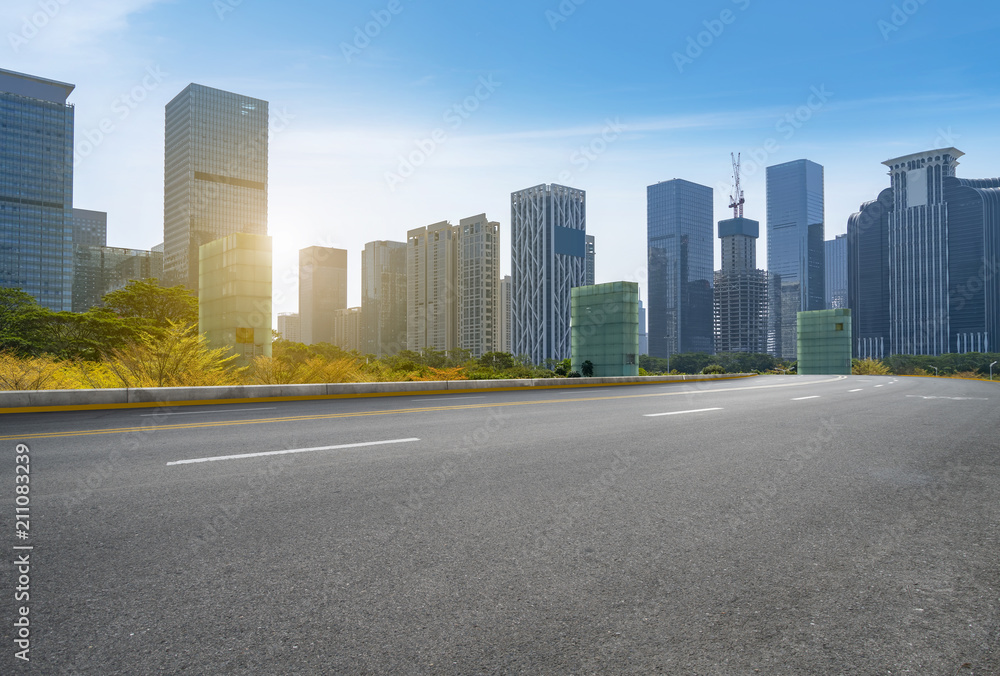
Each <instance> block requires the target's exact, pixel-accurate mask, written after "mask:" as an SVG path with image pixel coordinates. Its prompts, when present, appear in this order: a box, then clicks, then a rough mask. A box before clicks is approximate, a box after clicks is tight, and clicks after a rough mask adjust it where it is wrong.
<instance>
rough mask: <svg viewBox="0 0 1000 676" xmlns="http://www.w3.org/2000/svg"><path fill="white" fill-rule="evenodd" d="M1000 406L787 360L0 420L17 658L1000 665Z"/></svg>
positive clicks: (239, 667) (293, 663)
mask: <svg viewBox="0 0 1000 676" xmlns="http://www.w3.org/2000/svg"><path fill="white" fill-rule="evenodd" d="M998 402H1000V384H997V385H993V384H990V383H982V382H972V381H959V380H946V379H931V378H894V377H881V378H880V377H850V378H844V377H839V378H838V377H830V376H827V377H820V376H797V377H761V378H754V379H747V380H736V381H725V382H717V383H712V384H688V385H674V384H671V385H643V386H629V387H614V388H611V387H606V388H598V389H557V390H545V391H532V392H504V393H483V394H479V395H469V394H456V395H451V396H428V395H414V396H407V397H399V398H378V399H357V400H333V401H321V402H288V403H278V404H244V405H231V406H218V405H216V406H204V407H197V408H193V407H183V408H176V409H172V410H169V411H156V410H150V409H135V410H122V411H106V412H80V413H61V414H23V415H6V416H0V437H2V446H0V448H3V449H4V450H3V452H2V453H0V495H2V496H5V497H3V498H2V503H3V504H4V505H6V506H5V507H3V511H2V515H0V525H2V528H3V535H2V540H0V542H2V546H3V547H4V548H5V549H6V550H7V552H6V553H5V556H4V557H3V558H4V564H3V566H2V570H0V575H2V580H3V582H2V586H3V590H4V591H3V599H4V601H3V602H2V604H0V620H2V628H0V636H2V639H3V640H2V648H0V650H2V653H3V654H2V655H0V673H4V674H7V673H39V674H76V673H79V674H153V673H170V674H178V673H180V674H286V673H287V674H355V673H371V674H376V673H387V674H479V673H484V674H494V673H511V674H514V673H524V674H529V673H530V674H540V673H544V674H569V673H572V674H598V673H614V674H650V673H669V674H758V673H759V674H906V673H909V674H1000V655H998V646H1000V633H998V632H1000V566H998V561H1000V426H998V411H1000V408H998ZM18 443H24V444H26V445H27V446H28V447H29V448H30V452H29V455H30V458H31V460H30V479H31V483H30V500H31V502H30V533H29V538H28V539H27V540H17V539H15V537H14V535H15V525H14V520H15V514H14V490H15V485H16V484H15V481H16V479H15V464H16V461H15V456H16V452H15V447H16V445H17V444H18ZM305 449H313V450H305ZM315 449H319V450H315ZM276 451H298V452H295V453H283V454H274V452H276ZM260 453H270V455H255V454H260ZM233 455H237V456H250V457H236V458H228V459H217V458H219V457H221V456H233ZM211 458H216V459H211ZM191 461H195V462H191ZM19 545H20V546H32V547H34V549H32V550H18V552H16V553H23V552H24V551H29V552H30V562H31V563H30V601H29V603H28V605H29V606H30V615H29V617H30V619H31V625H30V632H31V633H30V641H31V643H30V653H29V656H30V658H31V662H30V664H24V663H23V662H21V661H19V660H16V659H15V658H14V652H15V651H16V650H17V648H16V647H14V641H13V639H14V637H15V636H14V627H13V623H14V618H15V612H16V609H17V608H18V607H19V606H20V605H21V604H19V603H17V602H15V601H14V598H13V595H14V593H15V586H16V585H17V578H18V572H17V570H16V568H15V567H14V566H13V565H12V562H13V560H14V554H15V552H14V550H13V547H14V546H19ZM15 670H16V671H15Z"/></svg>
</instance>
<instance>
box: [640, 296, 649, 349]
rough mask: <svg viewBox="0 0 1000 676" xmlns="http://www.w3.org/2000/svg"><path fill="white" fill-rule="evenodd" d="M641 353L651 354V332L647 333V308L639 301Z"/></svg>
mask: <svg viewBox="0 0 1000 676" xmlns="http://www.w3.org/2000/svg"><path fill="white" fill-rule="evenodd" d="M639 354H649V334H648V333H646V308H645V307H644V306H643V304H642V301H641V300H640V301H639Z"/></svg>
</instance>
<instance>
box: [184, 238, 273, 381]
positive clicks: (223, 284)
mask: <svg viewBox="0 0 1000 676" xmlns="http://www.w3.org/2000/svg"><path fill="white" fill-rule="evenodd" d="M198 331H199V333H202V334H205V335H206V336H207V337H208V344H209V347H212V348H217V347H223V346H229V347H231V348H232V349H233V351H234V352H236V353H237V354H239V355H240V358H241V361H244V362H245V361H246V360H249V358H250V357H254V356H259V355H264V356H267V357H270V356H271V238H270V237H269V236H268V235H251V234H248V233H236V234H234V235H229V236H228V237H223V238H222V239H217V240H215V241H214V242H209V243H208V244H203V245H201V246H200V247H199V248H198Z"/></svg>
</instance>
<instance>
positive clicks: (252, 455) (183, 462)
mask: <svg viewBox="0 0 1000 676" xmlns="http://www.w3.org/2000/svg"><path fill="white" fill-rule="evenodd" d="M410 441H420V439H416V438H412V439H389V440H387V441H365V442H362V443H359V444H341V445H339V446H317V447H316V448H293V449H290V450H287V451H264V452H263V453H240V454H239V455H217V456H215V457H214V458H194V459H192V460H176V461H174V462H168V463H167V466H170V465H191V464H194V463H197V462H215V461H216V460H242V459H243V458H262V457H264V456H268V455H287V454H289V453H312V452H314V451H337V450H340V449H342V448H361V447H362V446H382V445H384V444H405V443H407V442H410Z"/></svg>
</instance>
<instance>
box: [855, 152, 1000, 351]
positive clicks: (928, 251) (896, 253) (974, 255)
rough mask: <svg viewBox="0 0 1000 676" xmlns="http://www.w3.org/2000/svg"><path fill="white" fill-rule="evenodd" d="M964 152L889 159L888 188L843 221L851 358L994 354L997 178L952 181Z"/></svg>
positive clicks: (997, 330) (998, 304)
mask: <svg viewBox="0 0 1000 676" xmlns="http://www.w3.org/2000/svg"><path fill="white" fill-rule="evenodd" d="M963 154H964V153H962V151H960V150H957V149H956V148H940V149H936V150H928V151H925V152H920V153H913V154H910V155H905V156H903V157H898V158H895V159H891V160H886V161H885V162H884V163H883V164H885V165H886V166H887V167H889V175H890V178H891V182H892V185H891V187H890V188H887V189H885V190H883V191H882V193H881V194H880V195H879V197H878V199H877V200H876V201H874V202H869V203H868V204H865V205H863V206H862V208H861V211H860V212H859V213H857V214H854V215H853V216H851V219H850V220H849V221H848V229H847V234H848V297H849V301H848V302H849V304H850V305H851V310H852V313H853V314H854V316H855V317H856V320H855V326H856V330H855V333H856V337H855V341H854V354H855V356H857V357H876V358H878V357H884V356H887V355H889V354H927V355H939V354H946V353H965V352H990V351H996V349H997V336H998V335H1000V178H991V179H963V178H958V177H957V176H956V175H955V172H956V167H957V166H958V159H959V158H960V157H962V155H963Z"/></svg>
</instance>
